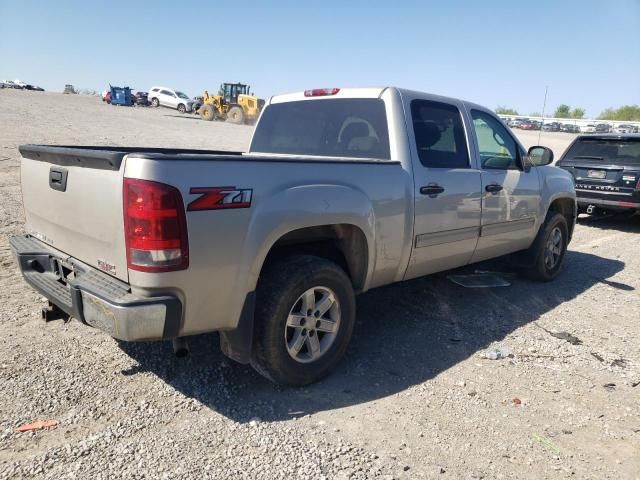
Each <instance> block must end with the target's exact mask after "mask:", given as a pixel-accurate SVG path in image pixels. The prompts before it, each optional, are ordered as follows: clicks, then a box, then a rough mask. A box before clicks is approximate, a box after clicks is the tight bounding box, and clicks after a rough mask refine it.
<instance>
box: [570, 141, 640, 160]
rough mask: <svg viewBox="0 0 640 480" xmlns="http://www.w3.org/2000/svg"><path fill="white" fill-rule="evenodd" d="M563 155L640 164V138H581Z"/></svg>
mask: <svg viewBox="0 0 640 480" xmlns="http://www.w3.org/2000/svg"><path fill="white" fill-rule="evenodd" d="M565 157H566V158H568V159H584V160H594V161H603V162H608V163H619V164H632V165H640V138H625V139H596V138H582V139H579V140H578V141H577V142H576V143H574V144H573V145H572V146H571V148H569V150H568V151H567V154H566V156H565Z"/></svg>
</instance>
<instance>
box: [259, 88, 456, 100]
mask: <svg viewBox="0 0 640 480" xmlns="http://www.w3.org/2000/svg"><path fill="white" fill-rule="evenodd" d="M332 89H333V87H330V88H326V89H325V88H319V89H317V90H327V91H330V90H332ZM335 89H337V90H338V91H337V92H336V93H331V94H329V93H327V94H325V95H318V96H309V95H305V92H310V91H312V90H311V89H310V90H305V91H301V92H293V93H285V94H282V95H274V96H273V97H271V99H270V101H269V103H270V104H271V103H283V102H293V101H299V100H319V99H323V98H378V97H380V96H381V95H382V93H383V92H384V91H385V90H387V89H394V90H397V91H399V92H400V93H406V94H408V95H407V96H410V97H412V96H427V97H432V98H433V99H434V100H437V99H439V100H442V101H448V102H460V101H461V100H460V99H456V98H452V97H444V96H442V95H436V94H433V93H427V92H419V91H416V90H409V89H406V88H398V87H392V86H387V87H356V88H349V87H348V88H341V87H335Z"/></svg>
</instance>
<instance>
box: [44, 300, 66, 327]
mask: <svg viewBox="0 0 640 480" xmlns="http://www.w3.org/2000/svg"><path fill="white" fill-rule="evenodd" d="M42 319H43V320H44V321H45V322H51V321H53V320H64V321H65V322H66V321H67V320H69V314H68V313H67V312H65V311H64V310H62V309H61V308H60V307H58V306H57V305H55V304H53V303H51V302H49V305H48V306H46V307H42Z"/></svg>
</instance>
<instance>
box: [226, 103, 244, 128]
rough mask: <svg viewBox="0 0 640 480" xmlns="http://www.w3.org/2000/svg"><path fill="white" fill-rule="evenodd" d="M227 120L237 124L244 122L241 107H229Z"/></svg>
mask: <svg viewBox="0 0 640 480" xmlns="http://www.w3.org/2000/svg"><path fill="white" fill-rule="evenodd" d="M227 122H229V123H235V124H238V125H239V124H242V123H244V112H243V111H242V108H240V107H238V106H235V107H231V108H230V109H229V111H228V112H227Z"/></svg>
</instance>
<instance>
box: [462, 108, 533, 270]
mask: <svg viewBox="0 0 640 480" xmlns="http://www.w3.org/2000/svg"><path fill="white" fill-rule="evenodd" d="M470 114H471V118H472V121H473V131H474V132H473V133H474V139H475V142H476V147H475V148H474V154H475V155H476V161H477V164H478V165H480V167H481V171H482V229H481V232H480V239H479V240H478V246H477V248H476V251H475V253H474V255H473V259H472V261H473V262H478V261H481V260H486V259H488V258H493V257H497V256H500V255H505V254H507V253H511V252H515V251H518V250H523V249H525V248H527V247H529V245H530V244H531V242H533V239H534V238H535V235H536V226H537V225H538V212H539V208H540V184H539V179H538V173H537V172H536V170H535V167H532V166H530V165H529V164H528V161H527V160H526V155H525V153H524V150H523V149H522V147H521V146H520V145H519V143H518V142H517V141H516V139H515V138H514V137H513V135H512V134H511V133H510V132H509V131H508V129H507V127H506V126H505V125H504V124H503V123H502V122H501V121H500V120H498V118H497V117H495V116H494V115H492V114H491V113H489V112H486V111H483V110H477V109H472V110H471V111H470Z"/></svg>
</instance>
